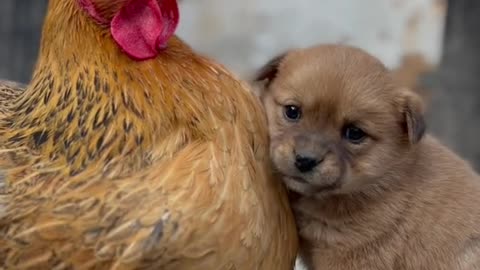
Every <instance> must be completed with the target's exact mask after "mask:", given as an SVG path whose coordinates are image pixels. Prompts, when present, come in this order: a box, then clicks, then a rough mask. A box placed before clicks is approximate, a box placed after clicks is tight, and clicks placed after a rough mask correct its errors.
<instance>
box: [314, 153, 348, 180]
mask: <svg viewBox="0 0 480 270" xmlns="http://www.w3.org/2000/svg"><path fill="white" fill-rule="evenodd" d="M345 170H346V164H345V161H343V160H341V159H340V158H339V157H337V156H334V155H332V156H329V157H327V158H325V160H324V161H323V162H322V164H321V165H320V166H319V167H318V169H317V170H316V171H315V173H314V174H313V175H312V177H311V181H312V183H313V184H315V185H320V186H321V185H331V184H338V185H342V182H343V181H344V179H343V178H344V174H345Z"/></svg>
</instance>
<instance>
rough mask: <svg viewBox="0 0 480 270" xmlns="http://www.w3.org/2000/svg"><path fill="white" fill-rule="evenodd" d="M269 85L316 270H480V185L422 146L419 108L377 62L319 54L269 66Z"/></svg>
mask: <svg viewBox="0 0 480 270" xmlns="http://www.w3.org/2000/svg"><path fill="white" fill-rule="evenodd" d="M263 80H267V83H266V85H265V88H264V89H263V90H262V91H260V95H261V98H262V101H263V103H264V105H265V109H266V112H267V115H268V119H269V128H270V134H271V140H272V146H271V152H272V158H273V162H274V164H275V165H276V167H277V169H278V171H279V172H280V173H281V174H282V175H283V179H284V181H285V183H286V185H287V186H288V187H289V188H290V189H291V190H292V193H294V194H293V196H292V201H291V202H292V207H293V208H294V211H295V213H296V218H297V225H298V229H299V233H300V237H301V241H302V247H301V256H302V258H303V260H304V261H305V263H306V264H307V265H308V266H309V267H310V268H311V269H316V270H321V269H322V270H323V269H339V270H341V269H345V270H347V269H349V270H355V269H372V270H375V269H378V270H388V269H411V270H417V269H439V270H440V269H442V270H443V269H445V270H454V269H459V270H460V269H462V270H463V269H480V178H479V177H478V175H477V174H476V173H475V172H474V171H473V169H472V168H471V167H470V165H468V164H467V162H465V161H464V160H462V159H461V158H459V157H458V156H456V155H455V154H454V153H452V152H451V151H450V150H448V149H447V148H446V147H444V146H442V145H441V144H440V143H439V142H437V141H436V140H435V139H434V138H432V137H431V136H429V135H424V130H425V126H424V121H423V108H422V107H423V106H422V105H423V104H422V102H421V99H420V98H419V97H418V96H417V95H416V94H415V93H413V92H411V91H409V90H407V89H401V88H398V87H396V86H395V84H394V81H393V79H392V78H391V76H390V74H389V72H388V71H387V70H386V68H385V67H384V66H383V65H382V64H381V63H380V62H379V61H378V60H377V59H375V58H374V57H372V56H370V55H368V54H367V53H365V52H363V51H361V50H359V49H354V48H350V47H344V46H328V45H324V46H319V47H315V48H310V49H306V50H298V51H293V52H290V53H288V54H286V55H283V56H280V57H278V58H276V59H274V60H272V62H270V63H269V64H268V65H266V66H265V67H264V69H262V70H261V72H260V73H259V75H258V78H257V81H263Z"/></svg>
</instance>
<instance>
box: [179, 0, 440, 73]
mask: <svg viewBox="0 0 480 270" xmlns="http://www.w3.org/2000/svg"><path fill="white" fill-rule="evenodd" d="M445 2H446V1H445V0H183V1H182V4H181V20H180V27H179V31H178V34H179V35H180V36H181V37H182V38H184V39H185V40H186V41H187V42H189V43H190V44H191V45H192V46H193V47H194V48H195V49H197V50H198V51H200V52H203V53H205V54H207V55H209V56H212V57H214V58H215V59H217V60H218V61H220V62H221V63H223V64H225V65H227V66H228V67H229V68H231V69H233V70H234V71H236V72H238V73H239V74H241V75H247V74H249V73H250V72H251V71H252V69H255V68H257V67H259V66H261V65H262V64H263V63H264V62H266V61H267V60H268V59H269V58H271V57H272V56H274V55H276V54H277V53H280V52H283V51H284V50H286V49H288V48H291V47H305V46H310V45H313V44H317V43H330V42H334V43H337V42H344V43H347V44H350V45H355V46H359V47H362V48H364V49H366V50H368V51H369V52H371V53H373V54H374V55H376V56H378V57H379V58H380V59H381V60H383V61H384V63H385V64H386V65H387V66H389V67H391V68H394V67H397V66H398V65H399V64H400V62H401V60H402V57H403V56H404V55H406V54H409V53H420V54H421V55H422V56H423V57H424V58H425V60H426V61H427V63H429V64H434V65H435V64H437V63H438V62H439V60H440V56H441V52H442V39H443V30H444V29H443V28H444V21H445V12H446V3H445Z"/></svg>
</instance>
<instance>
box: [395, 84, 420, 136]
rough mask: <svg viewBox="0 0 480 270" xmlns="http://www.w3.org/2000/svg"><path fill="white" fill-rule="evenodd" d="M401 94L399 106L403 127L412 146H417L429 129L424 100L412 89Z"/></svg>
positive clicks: (403, 90)
mask: <svg viewBox="0 0 480 270" xmlns="http://www.w3.org/2000/svg"><path fill="white" fill-rule="evenodd" d="M399 93H400V94H399V96H398V99H397V105H398V106H399V109H400V112H401V114H402V116H401V117H402V120H401V122H402V126H403V128H404V130H405V133H406V135H407V136H408V140H409V142H410V144H416V143H418V142H419V141H420V140H421V139H422V138H423V136H424V135H425V130H426V128H427V126H426V123H425V117H424V103H423V101H422V98H421V97H420V96H419V95H417V94H416V93H414V92H413V91H411V90H410V89H401V90H400V91H399Z"/></svg>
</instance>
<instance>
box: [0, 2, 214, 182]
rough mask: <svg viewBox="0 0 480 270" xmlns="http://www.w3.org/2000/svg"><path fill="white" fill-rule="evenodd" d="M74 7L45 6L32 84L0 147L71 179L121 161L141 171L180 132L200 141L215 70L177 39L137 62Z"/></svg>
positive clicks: (6, 123)
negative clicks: (35, 158) (21, 151)
mask: <svg viewBox="0 0 480 270" xmlns="http://www.w3.org/2000/svg"><path fill="white" fill-rule="evenodd" d="M61 3H63V4H61ZM72 3H73V1H63V2H61V1H56V0H54V1H51V4H50V7H49V14H48V15H47V18H46V22H45V25H44V31H43V38H42V44H41V50H40V55H39V59H38V62H37V67H36V70H35V72H34V75H33V79H32V82H31V84H30V85H29V86H28V87H27V89H26V91H25V92H24V93H23V94H22V95H21V96H19V97H18V98H17V100H16V101H15V102H14V103H13V104H12V110H11V112H12V113H11V115H9V116H7V117H5V118H4V119H2V126H3V127H2V128H1V129H0V139H1V141H2V145H4V146H6V147H7V148H15V147H25V146H26V147H28V148H29V149H32V150H34V151H35V152H37V153H40V154H41V155H40V156H41V157H42V158H48V162H55V163H59V164H60V165H62V166H64V165H68V166H65V167H68V173H69V174H71V175H75V174H77V173H79V172H81V171H83V170H85V169H86V168H87V167H89V166H94V165H95V166H98V167H99V168H101V167H103V166H105V164H108V163H110V162H113V161H114V160H115V159H116V158H119V157H121V158H124V159H131V160H132V162H133V163H134V164H133V165H132V166H130V167H133V168H135V167H139V168H141V167H142V166H145V165H146V164H148V163H149V157H148V151H149V150H151V149H148V148H151V147H152V145H153V144H154V143H155V142H157V141H158V138H164V137H166V136H168V135H169V134H171V133H172V132H174V131H175V130H181V129H182V127H188V128H184V130H188V133H189V134H183V136H180V137H181V138H183V139H185V140H187V139H188V137H199V136H200V137H201V136H206V134H207V133H208V131H207V130H208V129H210V128H209V127H202V126H200V125H198V122H199V121H198V117H199V116H201V115H203V114H204V113H205V112H204V111H203V110H205V102H206V101H207V100H208V95H206V93H207V92H208V89H211V88H212V87H207V86H206V84H208V83H211V82H212V81H215V80H216V79H218V78H216V77H215V76H216V75H214V73H215V70H214V69H213V68H210V67H209V66H208V65H206V64H205V63H206V62H205V61H204V60H203V59H201V58H199V57H197V56H195V55H194V54H193V53H192V52H191V50H190V49H189V48H188V47H187V46H186V45H184V44H183V43H182V42H181V41H180V40H179V39H177V38H175V37H174V38H172V39H171V40H170V42H169V45H168V49H167V50H165V51H164V52H162V53H160V56H159V57H157V59H154V60H149V61H145V62H135V61H133V60H131V59H130V58H128V57H127V56H126V55H124V54H123V53H122V52H121V51H120V50H119V49H118V47H117V46H116V44H115V43H114V42H113V41H112V39H111V37H110V34H109V32H108V30H107V29H103V28H101V26H98V25H96V24H95V23H94V22H92V21H91V20H90V19H89V18H87V17H86V16H85V15H83V14H82V13H81V12H80V11H79V10H78V9H77V7H76V6H74V5H72ZM198 85H200V86H201V85H204V86H205V87H197V86H198ZM194 88H195V89H194ZM192 90H195V91H192Z"/></svg>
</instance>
